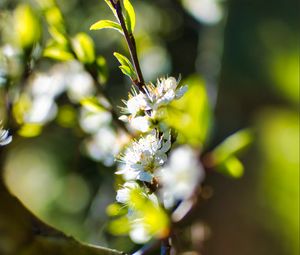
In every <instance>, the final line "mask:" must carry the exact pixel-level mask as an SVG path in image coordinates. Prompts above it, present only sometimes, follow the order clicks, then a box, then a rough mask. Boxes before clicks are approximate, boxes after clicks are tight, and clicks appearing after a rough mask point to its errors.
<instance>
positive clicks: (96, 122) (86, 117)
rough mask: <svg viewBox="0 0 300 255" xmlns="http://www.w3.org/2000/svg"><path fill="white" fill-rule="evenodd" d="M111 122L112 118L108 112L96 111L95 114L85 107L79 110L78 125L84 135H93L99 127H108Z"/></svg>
mask: <svg viewBox="0 0 300 255" xmlns="http://www.w3.org/2000/svg"><path fill="white" fill-rule="evenodd" d="M111 121H112V116H111V113H110V112H108V111H104V110H103V111H100V110H98V111H97V112H93V111H89V110H88V109H86V108H85V107H82V108H81V112H80V119H79V123H80V127H81V128H82V130H83V131H85V132H86V133H90V134H95V133H97V132H98V131H99V130H100V128H101V127H103V126H109V125H110V123H111Z"/></svg>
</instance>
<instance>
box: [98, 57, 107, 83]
mask: <svg viewBox="0 0 300 255" xmlns="http://www.w3.org/2000/svg"><path fill="white" fill-rule="evenodd" d="M96 65H97V72H98V81H99V82H100V84H105V83H106V82H107V79H108V67H107V63H106V59H105V58H104V57H102V56H98V57H97V59H96Z"/></svg>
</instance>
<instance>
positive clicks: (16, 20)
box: [12, 4, 41, 49]
mask: <svg viewBox="0 0 300 255" xmlns="http://www.w3.org/2000/svg"><path fill="white" fill-rule="evenodd" d="M12 32H13V36H14V40H15V41H16V43H17V44H19V46H20V47H21V48H23V49H28V48H31V47H32V46H33V45H34V44H35V43H37V42H38V41H39V40H40V38H41V24H40V21H39V19H38V16H37V14H36V13H35V11H34V10H33V9H32V8H31V7H30V6H29V5H27V4H20V5H19V6H18V7H17V8H16V9H15V11H14V15H13V31H12Z"/></svg>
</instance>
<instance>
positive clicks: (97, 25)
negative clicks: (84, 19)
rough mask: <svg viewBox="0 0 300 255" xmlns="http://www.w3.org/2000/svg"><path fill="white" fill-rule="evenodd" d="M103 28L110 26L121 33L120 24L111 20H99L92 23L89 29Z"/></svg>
mask: <svg viewBox="0 0 300 255" xmlns="http://www.w3.org/2000/svg"><path fill="white" fill-rule="evenodd" d="M105 28H111V29H115V30H117V31H119V32H120V33H121V34H123V31H122V28H121V26H120V25H119V24H118V23H116V22H114V21H111V20H100V21H98V22H96V23H94V24H93V25H92V26H91V27H90V30H100V29H105Z"/></svg>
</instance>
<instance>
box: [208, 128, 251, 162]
mask: <svg viewBox="0 0 300 255" xmlns="http://www.w3.org/2000/svg"><path fill="white" fill-rule="evenodd" d="M252 141H253V134H252V131H251V130H249V129H244V130H241V131H238V132H236V133H234V134H233V135H231V136H229V137H227V138H226V139H225V140H224V141H223V142H222V143H221V144H220V145H218V146H217V147H216V148H215V149H214V150H213V151H212V152H211V155H212V158H213V161H214V164H215V165H218V164H221V163H223V162H224V161H225V160H226V159H227V158H229V157H231V156H232V155H236V154H237V153H239V152H240V151H242V150H243V149H245V148H246V147H248V146H249V145H250V144H251V143H252Z"/></svg>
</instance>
